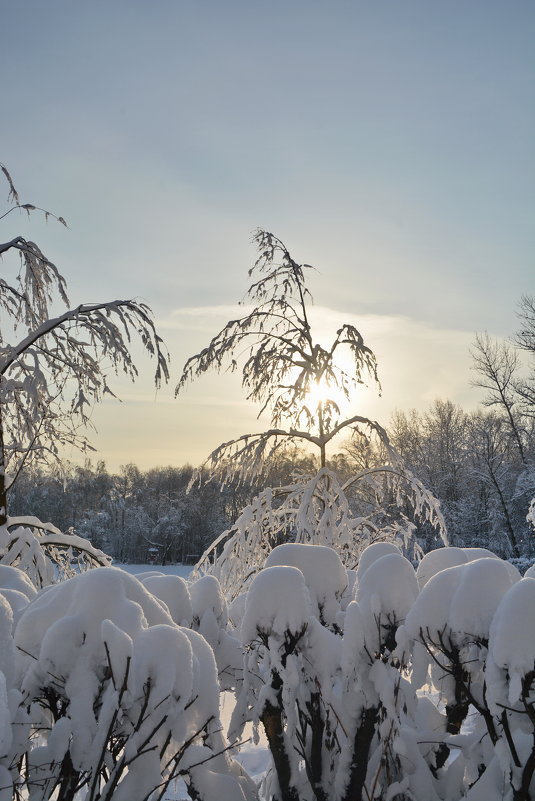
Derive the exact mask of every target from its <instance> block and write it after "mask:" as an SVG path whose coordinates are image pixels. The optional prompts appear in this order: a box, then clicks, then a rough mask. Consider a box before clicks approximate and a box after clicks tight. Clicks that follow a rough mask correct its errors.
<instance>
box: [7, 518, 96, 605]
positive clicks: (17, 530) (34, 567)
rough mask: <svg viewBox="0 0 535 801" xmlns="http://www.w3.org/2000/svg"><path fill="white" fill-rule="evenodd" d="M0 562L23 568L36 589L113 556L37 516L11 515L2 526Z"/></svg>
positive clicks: (87, 568) (94, 565)
mask: <svg viewBox="0 0 535 801" xmlns="http://www.w3.org/2000/svg"><path fill="white" fill-rule="evenodd" d="M0 564H1V565H11V566H13V567H18V568H20V570H23V571H24V572H25V573H26V575H27V576H28V577H29V578H30V579H31V581H32V582H33V584H34V586H35V587H36V588H37V589H40V588H41V587H46V586H47V585H48V584H52V583H53V582H55V581H61V580H62V579H65V578H69V577H70V576H74V575H76V574H77V573H81V572H83V571H84V570H89V569H91V568H94V567H105V566H107V565H110V564H111V559H110V557H109V556H106V554H104V553H103V552H102V551H99V550H98V548H94V547H93V546H92V545H91V543H90V542H89V540H86V539H84V538H83V537H79V536H77V535H76V534H63V533H62V532H61V531H59V529H57V528H56V527H55V526H53V525H52V524H51V523H42V522H41V521H40V520H38V519H37V518H36V517H11V518H8V520H7V523H6V524H5V525H3V526H0Z"/></svg>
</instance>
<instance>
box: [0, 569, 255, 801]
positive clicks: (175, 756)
mask: <svg viewBox="0 0 535 801" xmlns="http://www.w3.org/2000/svg"><path fill="white" fill-rule="evenodd" d="M12 570H14V569H13V568H12ZM7 578H9V579H10V581H11V583H13V581H12V577H7ZM2 579H3V576H2V574H1V573H0V582H1V581H2ZM147 584H149V585H152V586H153V587H154V589H158V590H159V595H160V596H162V595H167V597H168V599H169V600H170V601H173V600H174V599H173V598H172V593H171V592H170V587H169V583H168V582H162V581H156V580H155V579H154V577H153V578H152V580H151V579H150V578H148V579H147ZM184 589H185V592H184V591H183V590H184ZM178 590H179V592H178V593H177V595H179V597H180V593H181V594H182V598H181V604H180V606H181V608H180V609H179V608H178V606H177V607H176V608H174V609H173V614H174V615H175V617H181V616H182V615H184V618H185V619H186V620H187V618H188V610H190V611H191V600H190V599H189V597H188V596H189V594H188V592H187V588H178ZM21 594H22V593H21ZM29 594H30V595H31V592H29ZM179 603H180V598H179ZM10 631H11V609H10V607H9V604H8V603H7V601H5V599H4V598H3V596H2V595H1V594H0V638H2V645H4V646H7V647H4V648H3V650H2V654H3V656H2V663H1V664H0V668H1V669H2V670H3V673H2V674H0V675H1V676H2V677H3V676H5V677H6V678H5V681H4V682H0V737H1V738H2V739H1V742H2V750H1V752H0V781H2V787H4V788H5V789H4V790H3V791H1V790H0V798H2V801H3V800H4V797H5V798H6V799H7V798H8V797H9V798H11V797H12V794H13V797H16V798H21V799H22V798H26V795H25V793H26V792H29V797H30V798H31V799H32V801H46V800H47V799H52V798H54V799H55V798H61V799H62V801H68V800H69V799H72V801H74V799H76V801H97V799H98V800H99V801H104V800H105V799H109V801H111V799H113V801H126V799H128V801H130V800H131V799H135V801H142V799H149V798H151V799H156V798H159V799H161V798H163V796H164V793H165V791H166V789H167V788H168V786H169V784H170V783H171V782H172V781H173V780H174V779H175V778H177V777H183V778H184V779H185V781H186V783H187V784H188V786H189V790H190V794H191V797H192V798H197V799H203V801H221V799H231V798H232V799H233V801H234V800H235V801H252V799H254V798H256V790H255V788H254V785H253V784H252V782H251V780H250V779H249V778H248V777H247V776H246V774H245V773H244V772H243V771H242V769H241V768H240V767H239V765H238V764H237V763H235V762H234V761H233V760H232V759H231V758H230V757H229V755H228V750H227V742H226V740H225V739H224V737H223V735H222V733H221V723H220V720H219V684H218V680H217V668H216V663H215V659H214V655H213V651H212V649H211V647H210V646H209V644H208V643H207V642H206V640H205V639H204V637H202V636H201V635H200V634H198V633H197V632H195V631H192V630H191V629H189V628H184V627H181V626H179V625H177V623H176V622H175V621H174V620H173V617H172V614H171V613H170V610H169V608H168V606H167V605H166V603H164V602H163V601H162V600H161V599H160V598H158V597H156V595H153V594H151V592H149V590H148V589H147V588H146V587H144V586H143V584H142V583H141V582H140V581H138V580H137V579H136V578H134V577H133V576H130V575H129V574H127V573H125V572H124V571H122V570H118V569H115V568H101V569H96V570H91V571H88V572H86V573H83V574H80V575H78V576H75V577H73V578H71V579H69V580H67V581H64V582H61V583H59V584H54V585H52V586H49V587H47V588H45V589H44V590H42V591H41V592H40V593H39V594H37V596H36V597H34V598H33V600H31V602H30V603H29V604H28V606H27V607H26V609H25V610H24V611H23V613H22V615H21V616H20V619H19V621H18V624H17V626H16V629H15V635H14V641H13V640H12V639H11V635H10ZM15 647H16V649H17V652H18V653H17V661H16V664H15V660H14V648H15ZM10 649H11V650H10ZM10 692H11V696H9V693H10ZM8 711H9V714H8ZM6 721H7V724H9V723H11V724H13V725H11V727H10V726H9V725H7V724H6ZM218 787H219V788H221V787H225V788H226V789H225V794H222V792H221V789H219V790H218ZM7 788H8V789H7ZM2 792H4V795H2Z"/></svg>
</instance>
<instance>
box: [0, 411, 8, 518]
mask: <svg viewBox="0 0 535 801" xmlns="http://www.w3.org/2000/svg"><path fill="white" fill-rule="evenodd" d="M6 523H7V485H6V460H5V446H4V423H3V419H2V403H1V402H0V526H4V525H5V524H6Z"/></svg>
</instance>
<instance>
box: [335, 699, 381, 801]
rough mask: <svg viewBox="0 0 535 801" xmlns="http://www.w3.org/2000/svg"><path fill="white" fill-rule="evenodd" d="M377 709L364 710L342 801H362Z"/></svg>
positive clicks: (377, 713) (375, 707)
mask: <svg viewBox="0 0 535 801" xmlns="http://www.w3.org/2000/svg"><path fill="white" fill-rule="evenodd" d="M378 715H379V707H377V706H372V707H371V708H370V709H365V710H364V712H363V713H362V716H361V719H360V726H359V727H358V729H357V733H356V734H355V740H354V743H353V754H352V756H351V765H350V766H349V782H348V784H347V787H346V789H345V793H344V795H343V801H362V798H363V791H364V782H365V781H366V774H367V772H368V758H369V754H370V746H371V744H372V740H373V737H374V734H375V730H376V725H377V719H378Z"/></svg>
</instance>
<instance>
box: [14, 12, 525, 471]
mask: <svg viewBox="0 0 535 801" xmlns="http://www.w3.org/2000/svg"><path fill="white" fill-rule="evenodd" d="M0 24H1V28H2V31H3V35H2V47H1V48H0V87H1V96H2V112H3V119H2V135H1V140H0V141H1V145H2V147H1V154H0V160H1V161H3V162H4V163H6V164H7V165H8V167H9V168H10V169H11V171H12V173H13V176H14V178H15V179H16V182H17V184H18V186H19V188H20V190H21V192H22V195H23V197H24V199H25V200H29V201H32V202H34V203H38V204H40V205H43V206H46V207H47V208H50V209H51V210H54V211H57V213H58V214H62V215H63V216H64V217H66V218H67V220H68V222H69V224H70V226H71V229H70V230H69V231H65V230H64V229H62V228H61V227H59V226H58V228H57V229H56V228H55V227H54V226H51V225H48V226H47V227H45V226H44V224H41V223H39V222H37V221H32V223H31V226H28V225H27V224H26V223H25V222H24V221H23V220H20V221H18V222H17V224H18V230H17V231H16V233H23V234H24V235H26V236H29V237H30V236H31V238H34V239H36V240H37V241H38V242H40V243H41V244H42V246H43V248H44V249H45V252H47V254H49V256H50V257H51V258H52V259H53V260H55V261H56V262H57V264H58V266H60V268H61V269H62V270H63V272H64V274H65V275H66V277H67V278H68V281H69V285H70V289H71V296H72V298H73V300H74V301H76V302H79V301H81V300H94V299H102V298H107V297H110V298H111V297H112V296H113V297H115V296H141V297H143V298H144V299H146V301H147V302H148V303H149V304H150V305H151V306H152V307H153V309H154V311H155V314H156V316H157V318H158V319H159V320H160V321H161V322H162V324H163V328H162V331H163V333H164V335H165V336H166V339H167V340H168V343H169V348H170V351H171V354H172V356H173V367H172V370H173V375H174V378H175V379H176V378H178V375H179V372H180V367H181V365H182V362H183V361H184V359H185V358H186V357H187V356H188V355H190V354H191V353H192V352H194V351H195V350H196V349H197V348H199V347H200V346H202V345H204V344H206V341H207V339H208V338H209V336H210V334H211V333H215V332H216V330H218V328H219V327H220V326H221V325H222V324H223V323H224V322H225V319H224V315H223V316H220V317H218V315H217V314H212V315H211V316H210V315H208V317H207V315H204V316H203V315H202V314H201V315H197V318H199V319H200V318H202V320H203V324H202V325H201V326H199V325H196V326H195V325H192V323H191V320H192V316H191V315H190V316H187V315H186V317H184V314H178V315H177V314H173V311H174V310H176V309H188V308H190V307H195V308H199V307H203V306H210V307H213V306H219V305H222V306H228V305H229V304H233V303H234V302H235V301H236V300H238V299H239V298H240V297H241V296H242V294H243V292H244V291H245V289H246V286H247V278H246V270H247V268H248V267H249V266H250V264H251V262H252V260H253V258H254V253H253V251H252V248H251V246H250V244H249V238H250V232H251V230H252V229H254V228H255V227H256V226H262V227H266V228H269V229H270V230H273V231H274V232H275V233H276V234H277V235H279V236H280V237H281V238H283V239H284V241H285V242H286V243H287V245H288V246H289V247H290V249H291V250H292V252H293V253H294V254H295V256H296V257H297V258H298V259H299V260H302V261H306V262H309V263H312V264H315V265H317V266H318V268H319V269H320V271H321V273H320V275H318V276H317V277H316V278H315V279H314V283H313V286H312V287H311V288H312V289H313V292H314V295H315V298H316V302H317V303H318V304H319V305H321V306H322V307H325V309H328V310H334V311H336V312H339V313H340V322H342V321H344V320H345V319H346V318H347V316H348V315H350V314H351V315H353V318H352V319H353V320H354V321H356V322H357V323H358V321H359V320H362V321H363V324H362V326H361V327H363V331H364V333H365V334H366V336H367V339H368V342H369V344H370V345H371V346H372V347H374V348H376V349H378V351H379V352H378V355H379V357H380V359H382V364H383V365H384V366H385V369H386V370H387V374H386V376H385V375H384V374H383V380H384V383H385V395H384V398H383V399H382V401H381V403H382V404H383V405H382V406H381V405H379V406H378V407H377V409H375V408H371V409H369V410H368V411H369V413H370V414H372V413H374V412H376V416H377V417H378V418H379V419H381V421H382V422H387V418H388V415H389V413H390V410H391V408H392V407H393V406H395V405H401V406H404V407H407V406H409V405H414V406H418V407H420V408H422V407H423V406H424V405H425V404H426V403H428V402H429V400H432V398H433V397H434V396H436V395H437V394H441V395H442V396H444V395H446V394H450V396H451V397H452V398H453V399H454V400H459V401H461V402H464V403H469V402H473V399H474V396H473V395H472V394H470V391H469V389H468V382H469V379H470V375H469V371H468V357H467V356H466V355H465V354H466V348H467V346H468V344H469V342H470V340H471V339H472V337H473V332H474V331H476V330H482V329H488V330H489V331H491V332H493V333H495V334H497V335H502V336H506V335H507V334H509V333H510V332H512V331H513V330H514V327H515V315H514V307H515V303H516V301H517V300H518V298H519V296H520V294H521V293H522V292H533V291H534V280H533V276H534V275H535V271H534V267H533V254H534V250H535V249H534V239H535V235H534V230H535V227H534V226H533V221H534V219H535V215H534V211H535V209H534V206H535V191H534V188H533V187H534V186H535V166H534V162H535V160H534V157H533V152H534V147H533V145H534V141H535V138H534V134H535V81H534V77H535V47H534V43H535V6H534V5H533V3H532V1H531V0H529V2H528V0H525V1H524V0H512V1H511V2H507V3H506V2H505V0H503V1H502V2H497V1H496V0H462V2H461V1H460V0H459V1H457V2H456V1H455V0H454V1H452V2H445V0H418V1H416V0H407V2H403V1H402V0H395V1H394V0H392V2H381V1H380V0H369V1H368V2H359V1H358V0H353V2H347V1H342V0H331V1H329V2H327V0H324V2H317V0H308V2H304V0H293V1H292V2H288V0H286V2H280V1H279V0H272V2H269V3H260V2H255V1H254V0H249V2H244V1H243V0H239V1H238V0H224V1H223V0H217V2H216V1H215V0H212V1H210V2H203V0H197V1H196V2H194V0H191V2H186V1H185V0H173V1H172V2H171V1H170V0H165V1H164V0H161V1H160V0H154V1H153V2H149V0H145V1H144V2H141V0H113V2H110V0H92V2H90V3H83V2H72V0H61V1H60V0H47V2H46V3H45V2H42V0H21V1H20V2H18V3H16V4H15V3H12V4H9V5H8V4H4V6H3V8H2V10H1V11H0ZM8 219H9V218H8ZM19 223H20V224H19ZM13 226H14V220H13V218H12V217H11V219H10V220H9V226H8V224H7V221H6V223H5V224H4V228H5V229H6V235H5V237H4V238H8V236H12V235H13V234H14V233H15V231H13V230H12V229H13ZM7 228H9V231H8V230H7ZM3 230H4V229H3ZM325 314H326V315H327V316H329V315H330V312H327V311H326V312H325ZM381 319H382V321H383V323H382V325H379V322H378V321H380V320H381ZM177 320H178V321H179V324H178V323H177ZM366 325H368V331H369V334H368V331H367V330H366ZM199 329H201V330H199ZM378 332H379V333H378ZM409 332H410V335H409ZM374 333H375V335H376V337H377V340H376V342H374V341H373V338H372V335H373V334H374ZM401 342H406V349H405V350H404V351H400V343H401ZM432 343H435V346H434V347H432V346H431V345H432ZM436 343H439V345H440V346H437V344H436ZM392 354H396V355H395V358H394V356H393V355H392ZM389 365H391V367H389ZM400 365H402V366H403V369H402V370H400V369H399V367H400ZM380 366H381V365H380ZM396 376H397V378H396ZM422 376H424V377H425V378H426V382H427V383H426V382H423V383H422ZM438 376H440V377H441V378H440V381H439V380H438V378H437V377H438ZM385 378H386V380H385ZM411 388H412V391H411ZM387 389H388V393H387ZM126 391H127V394H128V396H129V398H130V402H129V403H128V404H127V405H124V406H122V407H120V409H119V411H118V410H117V409H116V408H112V407H111V406H110V405H109V404H106V408H105V409H104V410H102V411H99V412H98V413H97V414H96V416H95V419H96V422H97V423H98V425H99V428H100V429H101V432H102V433H101V436H100V437H99V440H98V444H99V447H101V449H102V456H103V457H104V458H106V459H107V460H108V461H109V463H110V465H115V464H118V463H119V462H124V461H129V460H133V461H136V460H138V461H139V462H140V463H143V464H147V465H148V464H152V463H161V462H165V463H167V462H177V463H182V462H183V461H185V460H186V459H192V460H193V461H198V460H199V459H200V458H202V455H203V454H205V453H207V452H208V451H209V450H210V449H211V448H212V447H214V446H215V445H216V444H218V442H219V440H221V439H224V438H228V436H229V435H231V436H232V435H233V434H235V435H238V434H240V433H243V431H244V428H243V427H244V426H246V427H247V426H248V425H249V423H251V425H253V423H252V418H253V417H254V415H252V414H251V410H250V409H246V408H245V407H243V405H242V404H241V401H240V394H239V391H238V390H237V388H236V387H231V386H230V385H228V382H227V381H226V380H225V379H224V380H223V381H222V382H219V381H218V379H214V380H213V381H212V382H208V383H206V382H204V383H201V384H200V385H199V386H198V387H194V388H192V390H191V393H188V395H187V396H185V397H184V399H183V400H179V401H177V402H175V401H173V402H167V400H166V398H165V394H164V396H163V397H162V399H161V403H160V402H158V403H157V404H156V406H154V404H153V403H152V401H149V400H147V398H148V396H149V395H150V392H149V388H148V383H146V382H145V384H144V383H141V384H140V385H139V386H138V387H137V389H132V388H130V387H128V388H127V390H126ZM123 394H124V393H123ZM222 400H224V401H225V404H226V405H225V406H224V407H223V408H220V407H219V406H218V403H220V402H221V401H222ZM200 413H201V414H202V417H201V414H200ZM129 415H131V416H129ZM150 415H151V416H152V419H151V421H150V423H149V422H147V423H146V425H147V426H148V427H150V430H151V434H150V437H148V438H146V439H144V441H142V442H140V441H139V438H138V437H137V436H136V434H135V432H136V431H139V424H140V423H143V421H148V419H149V416H150Z"/></svg>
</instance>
